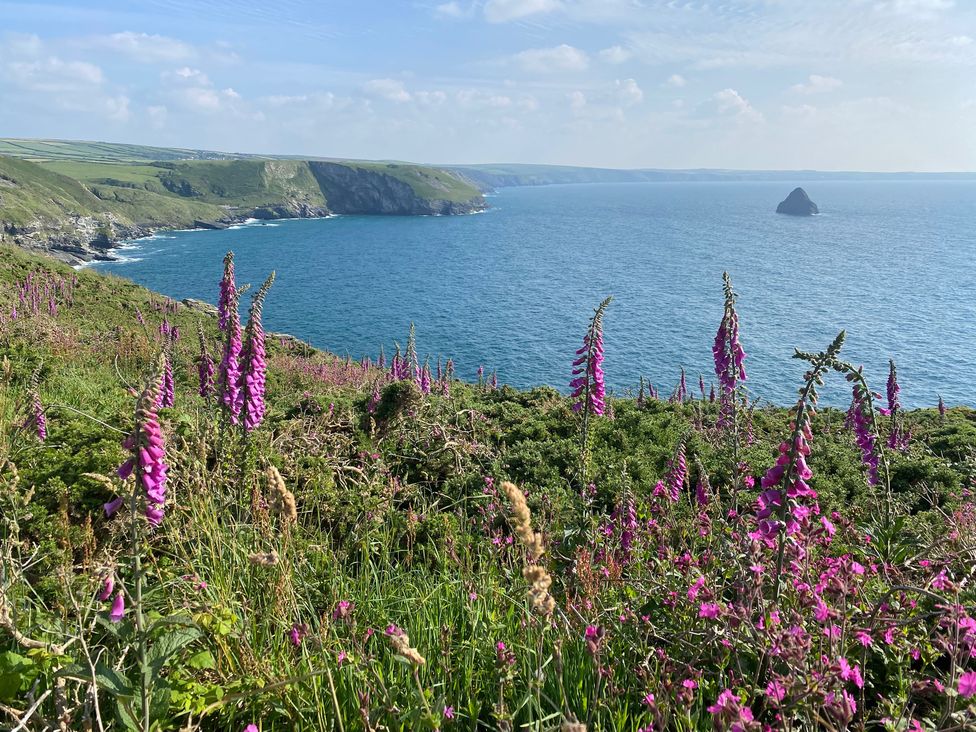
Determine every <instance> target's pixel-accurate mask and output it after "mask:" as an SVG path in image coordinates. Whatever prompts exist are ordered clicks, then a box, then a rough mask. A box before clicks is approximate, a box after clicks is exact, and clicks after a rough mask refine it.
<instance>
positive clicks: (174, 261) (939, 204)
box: [95, 179, 976, 407]
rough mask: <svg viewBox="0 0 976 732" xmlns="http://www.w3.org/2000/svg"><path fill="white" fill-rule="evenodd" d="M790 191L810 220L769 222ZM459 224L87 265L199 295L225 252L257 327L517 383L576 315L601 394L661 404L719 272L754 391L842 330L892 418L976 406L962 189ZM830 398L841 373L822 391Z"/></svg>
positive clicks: (712, 303) (623, 200)
mask: <svg viewBox="0 0 976 732" xmlns="http://www.w3.org/2000/svg"><path fill="white" fill-rule="evenodd" d="M794 185H802V186H803V187H804V188H805V189H806V191H807V192H808V193H809V194H810V197H811V198H812V199H813V200H814V201H815V202H816V203H817V204H818V205H819V206H820V210H821V211H822V213H821V215H819V216H814V217H808V218H794V217H790V216H783V215H777V214H776V213H774V211H775V208H776V204H777V203H778V202H779V201H780V200H782V199H783V198H785V197H786V194H788V193H789V191H790V190H791V189H792V187H793V186H794ZM489 201H490V203H491V209H490V210H489V211H487V212H486V213H483V214H476V215H470V216H457V217H367V216H338V217H334V218H329V219H318V220H287V221H277V222H273V223H269V224H263V223H259V222H256V223H252V224H247V225H243V226H240V227H234V228H232V229H229V230H225V231H191V232H166V233H163V234H160V235H157V236H155V237H153V238H150V239H143V240H139V241H136V242H133V243H131V244H129V245H128V246H127V247H126V248H125V249H123V250H121V251H120V252H118V253H119V254H120V255H121V256H122V257H123V259H122V260H121V261H118V262H111V263H104V264H98V265H95V266H96V267H97V268H98V269H100V270H102V271H108V272H112V273H115V274H117V275H121V276H124V277H128V278H130V279H132V280H134V281H135V282H138V283H140V284H143V285H146V286H147V287H150V288H152V289H154V290H157V291H159V292H162V293H165V294H166V295H169V296H170V297H173V298H178V299H182V298H184V297H193V298H199V299H204V300H208V301H210V302H215V300H216V295H217V283H218V281H219V279H220V275H221V266H222V264H221V260H222V258H223V255H224V253H225V252H226V251H227V250H229V249H233V250H234V252H235V253H236V262H237V274H238V281H239V282H251V283H254V284H255V286H257V285H258V284H260V282H261V281H262V280H263V279H264V278H265V276H266V275H267V273H268V272H269V271H270V270H272V269H274V270H276V271H277V273H278V278H277V280H276V281H275V285H274V288H273V289H272V291H271V294H270V296H269V298H268V301H267V304H266V307H265V325H266V327H267V328H268V329H269V330H273V331H279V332H288V333H292V334H294V335H296V336H298V337H300V338H302V339H304V340H307V341H309V342H311V343H312V344H313V345H315V346H319V347H322V348H326V349H329V350H331V351H333V352H336V353H339V354H349V355H351V356H353V357H354V358H359V357H361V356H363V355H369V356H373V357H375V356H376V355H377V353H378V352H379V349H380V346H381V345H383V346H384V348H385V350H386V352H387V354H390V353H392V349H393V343H394V341H399V342H400V343H401V345H402V344H404V343H405V341H406V337H407V331H408V328H409V326H410V323H411V321H412V322H414V323H415V324H416V329H417V344H418V350H419V352H420V353H421V355H422V356H423V355H424V354H429V355H430V357H431V360H432V363H434V362H435V361H436V359H437V356H438V355H441V356H443V357H445V358H446V357H452V358H454V360H455V363H456V364H457V369H458V374H459V376H460V377H461V378H465V379H471V380H473V379H475V378H476V370H477V368H478V366H479V365H484V366H485V369H486V371H487V372H489V373H490V372H491V371H495V370H497V372H498V377H499V380H500V381H501V382H504V383H508V384H512V385H514V386H518V387H529V386H534V385H539V384H551V385H553V386H556V387H559V388H561V389H564V390H565V389H566V387H567V384H568V381H569V379H570V363H571V361H572V359H573V352H574V351H575V349H576V348H577V347H578V346H579V345H580V343H581V339H582V337H583V333H584V331H585V329H586V325H587V320H588V318H589V317H590V316H591V314H592V312H593V308H594V307H595V306H596V305H597V304H598V303H599V302H600V300H602V299H603V298H604V297H606V296H607V295H610V294H612V295H613V296H614V300H613V303H612V304H611V306H610V308H609V311H608V312H607V315H606V320H605V342H606V361H605V364H604V366H605V369H606V373H607V381H608V386H610V387H612V389H613V390H614V391H615V392H616V393H618V394H625V393H627V392H628V390H636V384H637V381H638V377H639V376H641V375H643V376H644V377H645V378H646V379H648V380H649V381H650V382H651V383H653V384H654V385H655V386H656V387H657V388H658V390H659V391H660V392H661V393H662V395H665V394H668V393H670V392H671V390H672V389H673V388H674V385H675V384H676V383H677V381H678V376H679V370H680V368H681V367H684V368H685V369H686V371H687V372H688V378H689V385H691V384H695V385H697V381H698V374H699V372H701V373H703V374H704V375H705V382H706V384H708V383H709V382H710V381H711V380H712V364H711V350H710V349H711V343H712V340H713V338H714V335H715V331H716V329H717V327H718V324H719V320H720V318H721V315H722V303H723V300H722V272H723V270H728V271H729V273H730V274H731V276H732V279H733V282H734V285H735V288H736V290H737V292H738V293H739V306H738V307H739V316H740V322H741V333H742V341H743V344H744V347H745V350H746V353H747V360H746V366H747V370H748V374H749V379H748V386H749V387H750V389H751V391H752V395H753V398H761V399H764V400H766V401H767V402H773V403H777V404H790V403H792V402H793V401H794V400H795V397H796V389H797V387H798V386H799V381H800V378H801V375H802V372H803V366H802V364H801V363H800V362H797V361H795V360H793V359H791V355H792V354H793V349H794V347H797V348H800V349H803V350H808V351H817V350H821V349H823V348H825V347H826V345H827V344H828V343H829V342H830V340H831V339H832V338H833V337H834V336H835V335H836V334H837V332H838V331H839V330H841V329H845V330H846V331H847V342H846V345H845V347H844V351H843V356H844V357H845V358H846V359H848V360H850V361H851V362H853V363H855V364H863V366H864V368H865V372H866V374H867V375H868V378H869V383H871V384H872V385H874V386H875V387H876V390H877V391H881V392H883V391H884V382H885V378H886V377H887V372H888V359H889V358H893V359H895V361H896V363H897V365H898V373H899V377H900V381H901V384H902V401H903V404H904V405H905V406H908V407H924V406H934V405H935V404H936V402H937V400H938V397H939V395H940V394H941V395H942V396H943V398H944V399H945V401H946V403H947V404H950V405H953V404H967V405H976V182H959V181H954V182H949V181H936V182H921V181H855V180H845V181H823V180H820V181H809V182H807V181H803V180H800V179H798V180H796V181H795V182H791V183H789V184H786V183H783V182H689V183H627V184H595V185H554V186H544V187H526V188H506V189H501V190H500V191H498V193H496V194H493V195H492V196H490V198H489ZM822 397H823V400H824V401H825V402H827V403H832V404H835V405H842V404H845V403H846V402H848V401H849V399H850V392H849V389H848V387H847V385H846V383H845V382H844V381H843V379H842V378H841V377H840V376H837V375H834V376H832V377H830V378H829V380H828V382H827V385H826V386H825V388H824V389H823V390H822Z"/></svg>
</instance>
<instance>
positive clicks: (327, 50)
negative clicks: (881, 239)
mask: <svg viewBox="0 0 976 732" xmlns="http://www.w3.org/2000/svg"><path fill="white" fill-rule="evenodd" d="M974 72H976V0H449V1H447V2H442V1H441V0H432V1H430V2H421V1H411V0H403V1H401V0H316V1H315V2H301V1H299V0H261V1H260V2H255V1H254V0H239V1H238V2H226V1H225V0H208V1H206V2H203V1H201V0H148V1H146V0H143V1H141V2H139V1H132V0H129V1H126V2H119V1H117V0H100V1H85V0H74V1H72V0H61V2H44V1H40V2H5V1H4V0H0V136H4V137H46V138H65V139H85V140H107V141H112V142H129V143H140V144H149V145H161V146H177V147H192V148H202V149H214V150H222V151H235V152H256V153H268V154H272V153H273V154H296V155H320V156H334V157H353V158H368V159H396V160H410V161H415V162H426V163H445V164H446V163H488V162H522V163H551V164H565V165H588V166H605V167H617V168H637V167H654V168H699V167H707V168H742V169H781V170H787V169H818V170H875V171H900V170H918V171H973V170H976V73H974Z"/></svg>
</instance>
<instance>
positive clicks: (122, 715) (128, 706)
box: [115, 697, 140, 732]
mask: <svg viewBox="0 0 976 732" xmlns="http://www.w3.org/2000/svg"><path fill="white" fill-rule="evenodd" d="M117 701H118V703H117V704H116V705H115V711H116V714H117V716H118V718H119V721H120V722H121V723H122V726H123V727H125V728H126V729H128V730H133V731H134V732H139V729H140V725H139V720H138V719H137V718H136V714H135V711H134V710H133V709H132V700H131V699H123V698H121V697H119V699H118V700H117Z"/></svg>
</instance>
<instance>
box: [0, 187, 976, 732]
mask: <svg viewBox="0 0 976 732" xmlns="http://www.w3.org/2000/svg"><path fill="white" fill-rule="evenodd" d="M0 191H2V189H0ZM251 284H252V285H253V287H252V288H251V289H250V291H248V292H247V293H245V294H244V296H243V298H242V307H241V310H240V312H241V314H242V315H241V317H243V319H244V321H245V322H244V323H243V324H240V329H239V323H238V320H237V317H236V316H235V313H236V312H237V311H236V310H235V308H234V306H233V302H234V296H235V293H236V292H239V291H238V290H236V289H235V287H240V285H241V283H236V285H235V283H233V280H232V277H231V276H230V272H228V275H227V276H225V279H224V281H223V283H222V285H221V287H220V290H219V292H220V293H222V294H223V297H222V298H220V299H221V301H222V302H221V308H220V317H219V318H218V317H215V316H214V314H212V313H209V312H204V311H201V310H199V309H195V308H190V307H187V306H184V305H182V304H179V303H175V302H172V301H169V300H167V299H165V298H163V297H161V296H159V295H156V294H153V293H151V292H149V291H147V290H144V289H142V288H140V287H137V286H136V285H134V284H132V283H130V282H127V281H124V280H121V279H117V278H113V277H107V276H103V275H99V274H96V273H93V272H90V271H85V270H82V271H80V272H75V271H73V270H71V269H69V268H67V267H63V266H60V265H57V264H55V263H53V262H52V261H50V260H47V259H43V258H38V257H33V256H30V255H27V254H25V253H23V252H21V251H19V250H17V249H14V248H9V247H4V248H0V346H2V350H3V353H4V354H5V355H4V358H3V361H2V369H0V555H2V561H0V719H2V720H3V722H0V725H2V726H7V725H9V726H11V727H17V726H18V725H20V729H37V730H40V729H65V730H81V729H94V730H109V729H135V730H150V729H152V730H232V731H234V732H240V731H241V730H245V729H247V730H248V732H253V730H262V731H269V730H292V729H302V730H304V729H309V730H311V729H323V730H340V731H342V732H345V731H346V730H360V729H366V730H419V729H428V730H453V729H457V730H555V729H559V730H562V731H565V732H582V731H583V730H638V729H640V730H664V729H669V730H710V729H720V730H760V729H793V730H806V729H815V728H819V729H830V730H844V729H857V730H861V729H865V730H866V729H871V730H882V729H886V730H920V729H924V730H933V729H941V730H963V729H972V728H973V725H974V724H976V705H974V703H973V702H974V699H976V663H974V660H973V654H974V652H976V651H974V649H976V619H974V617H973V616H974V613H976V607H974V606H976V593H974V590H973V586H972V571H973V569H972V568H973V566H974V564H973V559H974V551H976V507H974V505H973V489H974V488H976V486H974V476H976V412H974V411H973V410H970V409H967V408H961V407H952V406H951V405H950V406H948V407H946V406H945V405H932V407H931V408H928V409H922V410H914V411H904V410H902V409H900V407H899V406H898V394H899V389H901V388H904V389H906V390H910V389H911V388H912V387H911V384H898V380H897V372H896V370H895V366H894V365H893V367H892V377H891V380H890V382H889V384H888V385H884V384H881V385H874V384H871V385H865V384H863V379H862V377H861V376H860V374H859V372H858V371H857V369H856V368H854V367H853V366H852V365H850V364H847V363H846V362H845V361H844V352H843V343H842V337H839V338H838V340H837V341H835V342H834V343H833V344H829V345H828V344H826V343H824V344H797V345H800V346H803V347H806V348H809V349H810V352H809V353H800V354H798V355H799V356H800V357H803V358H807V359H808V360H809V363H810V374H809V376H808V378H807V379H805V381H804V382H803V383H798V384H797V387H798V389H799V392H798V402H797V404H796V405H794V406H793V407H792V408H789V409H788V408H787V407H786V406H784V407H773V406H762V407H756V406H754V405H753V404H752V402H751V400H750V399H749V392H748V388H747V387H748V385H749V383H750V382H749V381H748V379H745V380H743V376H746V375H747V371H748V363H749V360H748V356H747V355H745V353H743V351H742V350H740V344H741V346H742V347H744V349H745V351H746V352H747V351H748V348H749V333H748V332H743V333H739V332H738V324H737V315H736V313H737V312H738V310H739V309H748V308H749V307H750V305H749V303H748V302H742V301H737V300H736V298H735V294H734V291H733V290H732V285H731V282H729V283H728V285H727V289H726V292H725V303H726V306H725V316H724V317H723V319H722V322H721V324H720V323H719V322H716V324H715V325H716V329H717V331H718V334H717V337H716V346H715V354H716V358H715V364H700V369H701V370H702V371H703V372H704V373H706V374H708V376H706V377H705V378H703V380H702V381H701V385H700V386H699V381H698V377H697V371H696V372H695V375H694V377H692V376H691V375H688V376H687V377H686V376H685V374H684V373H681V374H679V373H678V372H677V370H676V373H675V375H674V382H675V383H674V385H673V387H674V388H673V391H672V388H671V387H672V385H668V386H667V387H664V386H661V385H659V386H660V388H661V391H660V392H658V391H657V390H655V389H653V387H650V386H649V385H646V384H643V383H641V384H635V385H634V388H633V391H632V392H631V393H627V394H612V393H604V391H603V386H602V365H601V364H602V329H603V327H604V324H603V318H602V315H603V313H604V312H606V313H612V312H613V303H612V302H610V301H608V302H607V303H604V304H603V305H601V307H600V308H599V309H598V311H596V312H595V313H580V342H581V344H582V348H581V349H580V352H579V353H578V354H576V355H574V354H573V353H568V354H566V372H567V383H568V382H569V379H570V371H571V369H573V368H574V367H573V366H571V364H572V363H573V362H574V359H575V361H576V366H575V370H576V372H577V373H576V375H575V381H574V384H573V391H574V395H573V396H567V395H566V394H564V393H561V392H559V391H557V390H556V389H553V388H549V387H540V388H537V389H533V390H530V391H518V390H515V389H512V388H510V387H507V386H505V385H504V384H497V380H496V379H495V378H494V377H493V375H492V373H491V364H486V367H487V371H485V372H484V374H483V377H482V378H481V379H480V380H479V383H464V382H461V381H459V380H457V379H456V378H454V377H453V375H452V373H451V366H450V365H448V362H447V361H445V360H443V359H442V358H438V357H437V355H436V354H432V355H431V358H430V360H429V361H428V360H427V359H426V356H425V354H424V351H423V333H418V334H416V338H415V337H414V334H413V333H412V332H411V333H410V334H404V335H405V340H404V342H403V344H404V346H405V347H404V348H403V349H401V348H400V347H392V346H391V345H389V344H388V345H387V347H386V355H385V356H384V358H383V361H382V362H378V361H377V360H372V361H370V360H368V359H364V361H363V362H356V361H350V360H348V359H340V358H337V357H335V356H333V355H330V354H327V353H323V352H319V351H316V350H314V349H312V348H311V347H309V346H307V345H306V344H304V343H302V342H301V341H300V340H298V339H296V338H292V337H288V336H277V335H272V334H263V330H262V328H261V325H260V304H261V301H262V298H264V297H265V296H266V297H267V298H269V299H273V298H274V297H275V285H274V284H273V283H271V281H270V280H269V283H268V284H267V287H263V288H259V287H258V285H260V283H251ZM268 288H270V289H268ZM715 290H716V295H715V296H716V302H718V303H720V302H721V301H722V297H723V291H722V283H721V282H718V283H716V288H715ZM255 295H256V296H257V297H256V299H255V300H252V297H253V296H255ZM214 300H215V301H217V300H218V283H214ZM252 302H253V303H254V304H253V305H251V304H252ZM224 303H229V304H224ZM249 305H251V307H248V306H249ZM596 305H597V303H594V306H596ZM591 315H592V318H591V319H590V320H589V323H588V320H587V319H588V317H590V316H591ZM322 316H323V317H341V314H338V313H323V314H322ZM219 320H224V321H225V322H224V323H223V324H221V323H220V322H219ZM221 325H223V327H221ZM606 327H607V328H612V327H613V324H612V320H610V319H608V320H607V324H606ZM296 335H297V336H299V337H300V336H301V334H296ZM584 336H585V340H584ZM208 364H209V365H210V366H211V367H212V368H208ZM740 367H741V371H740ZM240 373H243V376H240V375H239V374H240ZM221 374H224V378H223V379H222V380H221V378H220V377H221ZM713 383H714V386H713ZM866 387H867V388H866ZM886 387H887V388H886ZM826 390H831V391H833V392H834V393H838V392H841V391H843V392H845V393H847V394H851V395H852V397H853V401H852V408H851V409H850V410H849V411H847V412H845V411H843V410H834V409H828V408H824V409H819V408H817V407H816V397H817V393H818V391H826ZM875 392H877V393H875ZM201 393H202V394H203V395H201ZM109 514H110V515H109Z"/></svg>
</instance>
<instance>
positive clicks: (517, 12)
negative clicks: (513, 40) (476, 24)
mask: <svg viewBox="0 0 976 732" xmlns="http://www.w3.org/2000/svg"><path fill="white" fill-rule="evenodd" d="M561 7H562V3H561V2H560V0H488V2H486V3H485V19H486V20H488V22H489V23H507V22H509V21H512V20H521V19H522V18H527V17H529V16H530V15H539V14H542V13H551V12H552V11H554V10H558V9H560V8H561Z"/></svg>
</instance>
